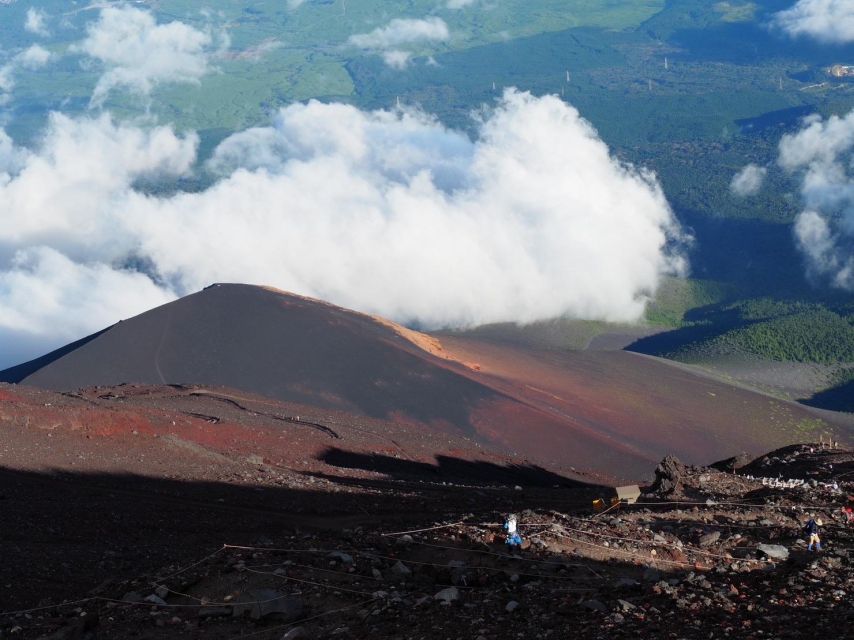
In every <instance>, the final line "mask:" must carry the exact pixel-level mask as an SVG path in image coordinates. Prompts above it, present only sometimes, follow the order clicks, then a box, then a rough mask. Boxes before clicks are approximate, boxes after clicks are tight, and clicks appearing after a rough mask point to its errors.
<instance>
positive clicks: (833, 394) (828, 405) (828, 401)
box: [801, 378, 854, 413]
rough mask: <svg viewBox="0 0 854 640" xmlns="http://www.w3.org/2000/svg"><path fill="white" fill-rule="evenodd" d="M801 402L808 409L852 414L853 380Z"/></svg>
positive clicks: (853, 400) (853, 404) (853, 407)
mask: <svg viewBox="0 0 854 640" xmlns="http://www.w3.org/2000/svg"><path fill="white" fill-rule="evenodd" d="M801 402H802V403H803V404H805V405H808V406H810V407H817V408H818V409H828V410H830V411H845V412H847V413H854V378H852V379H851V380H848V381H847V382H843V383H841V384H838V385H837V386H835V387H831V388H830V389H826V390H824V391H821V392H819V393H817V394H815V395H814V396H813V397H811V398H808V399H806V400H801Z"/></svg>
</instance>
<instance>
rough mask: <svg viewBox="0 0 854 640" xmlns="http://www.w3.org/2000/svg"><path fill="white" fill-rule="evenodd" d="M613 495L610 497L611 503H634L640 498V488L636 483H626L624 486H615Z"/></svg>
mask: <svg viewBox="0 0 854 640" xmlns="http://www.w3.org/2000/svg"><path fill="white" fill-rule="evenodd" d="M614 493H615V495H614V497H612V498H611V504H616V503H618V502H625V503H626V504H634V503H635V502H637V501H638V498H640V495H641V490H640V487H639V486H638V485H636V484H630V485H626V486H625V487H615V488H614Z"/></svg>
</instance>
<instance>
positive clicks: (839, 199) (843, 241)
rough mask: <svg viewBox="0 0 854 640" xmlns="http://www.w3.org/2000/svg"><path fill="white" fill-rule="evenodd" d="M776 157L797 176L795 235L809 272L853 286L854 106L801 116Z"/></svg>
mask: <svg viewBox="0 0 854 640" xmlns="http://www.w3.org/2000/svg"><path fill="white" fill-rule="evenodd" d="M777 162H778V164H779V165H780V166H781V167H782V168H783V169H784V170H786V171H788V172H790V173H796V174H799V175H800V176H801V195H802V198H803V201H804V211H802V212H801V213H800V215H799V216H798V218H797V220H796V221H795V238H796V240H797V243H798V246H799V247H800V249H801V250H802V251H803V253H804V255H805V257H806V260H807V266H808V269H809V273H810V274H811V275H812V276H813V277H815V278H819V279H823V280H824V279H826V280H829V282H830V283H831V284H832V285H833V286H835V287H838V288H841V289H847V290H849V291H854V110H852V111H851V112H849V113H848V115H846V116H844V117H839V116H831V117H830V118H828V119H826V120H824V119H822V118H820V117H819V116H811V117H810V118H807V119H806V120H805V122H804V126H803V128H802V129H801V130H800V131H799V132H797V133H794V134H789V135H785V136H783V138H782V140H781V141H780V147H779V157H778V160H777Z"/></svg>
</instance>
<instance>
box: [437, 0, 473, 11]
mask: <svg viewBox="0 0 854 640" xmlns="http://www.w3.org/2000/svg"><path fill="white" fill-rule="evenodd" d="M477 1H478V0H448V2H447V3H446V4H445V6H446V7H448V9H463V8H465V7H470V6H472V5H473V4H474V3H475V2H477Z"/></svg>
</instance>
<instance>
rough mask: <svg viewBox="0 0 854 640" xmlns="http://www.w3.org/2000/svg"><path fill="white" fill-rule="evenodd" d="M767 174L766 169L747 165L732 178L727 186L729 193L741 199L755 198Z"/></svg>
mask: <svg viewBox="0 0 854 640" xmlns="http://www.w3.org/2000/svg"><path fill="white" fill-rule="evenodd" d="M767 173H768V169H766V168H765V167H760V166H757V165H755V164H749V165H747V166H745V167H744V168H743V169H742V170H741V171H739V172H738V173H736V174H735V176H733V178H732V182H730V185H729V188H730V191H732V192H733V194H735V195H737V196H739V197H741V198H744V197H746V196H755V195H756V194H757V193H759V190H760V189H761V188H762V183H763V182H764V181H765V176H766V174H767Z"/></svg>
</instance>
